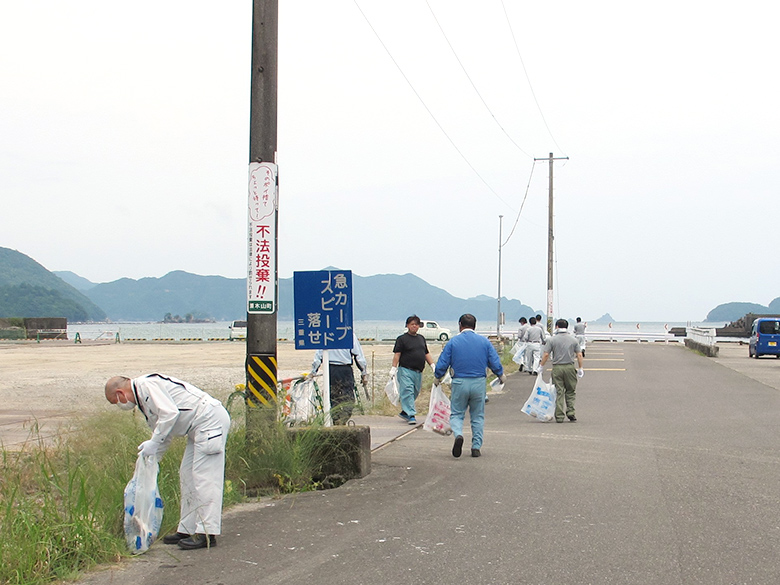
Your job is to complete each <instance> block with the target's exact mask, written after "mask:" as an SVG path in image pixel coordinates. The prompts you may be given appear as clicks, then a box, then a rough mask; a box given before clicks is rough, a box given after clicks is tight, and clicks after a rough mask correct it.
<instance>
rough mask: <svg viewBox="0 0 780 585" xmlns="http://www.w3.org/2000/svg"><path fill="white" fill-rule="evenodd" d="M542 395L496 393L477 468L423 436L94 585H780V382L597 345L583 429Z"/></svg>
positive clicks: (521, 382)
mask: <svg viewBox="0 0 780 585" xmlns="http://www.w3.org/2000/svg"><path fill="white" fill-rule="evenodd" d="M745 359H746V360H747V358H745ZM755 362H756V361H755V360H751V361H750V362H749V363H750V367H751V368H753V367H758V368H767V369H769V368H776V365H777V364H780V360H759V362H758V363H755ZM775 371H777V370H775ZM762 375H763V374H762ZM532 383H533V378H532V377H531V376H527V375H525V374H519V373H516V374H513V375H512V376H510V379H509V382H508V384H507V389H506V391H505V393H504V394H502V395H497V396H493V397H492V398H491V400H490V403H489V404H488V405H487V421H486V435H485V444H484V446H483V456H482V457H480V458H478V459H474V458H471V457H469V456H468V453H469V451H468V449H466V450H464V457H462V458H460V459H454V458H453V457H452V456H451V454H450V448H451V444H452V440H451V438H445V437H441V436H438V435H433V434H430V433H427V432H424V431H421V430H420V431H417V432H414V433H411V434H409V435H408V436H406V437H404V438H403V439H401V440H398V441H395V442H393V443H391V444H389V445H388V446H387V447H385V448H383V449H382V450H380V451H378V452H376V453H374V456H373V471H372V473H371V474H370V475H369V476H367V477H366V478H364V479H361V480H355V481H352V482H349V483H347V484H346V485H345V486H342V487H341V488H339V489H336V490H330V491H326V492H316V493H307V494H301V495H298V496H295V497H288V498H283V499H279V500H269V501H266V502H262V503H259V504H252V505H246V506H241V507H238V508H235V509H233V510H231V511H229V512H228V513H227V514H226V517H225V520H224V529H225V530H224V532H225V533H224V534H223V535H222V536H221V537H220V539H219V545H218V546H217V547H216V548H214V549H212V550H208V551H207V550H199V551H191V552H184V551H180V550H179V549H178V548H176V547H171V546H165V545H162V544H158V545H155V546H154V547H153V548H152V550H151V551H150V552H149V553H147V554H145V555H143V556H141V557H139V558H137V559H133V560H132V561H131V562H127V563H122V568H121V569H119V570H117V569H111V570H107V571H103V572H99V573H95V574H93V575H91V576H90V577H88V578H87V579H86V580H84V583H89V584H91V585H103V584H107V583H113V584H125V583H126V584H128V585H129V584H133V585H139V584H151V585H167V584H172V583H181V584H187V583H198V584H203V585H206V584H222V585H233V584H242V585H243V584H246V583H262V584H277V583H278V584H282V583H307V582H308V583H313V582H319V583H322V582H336V583H343V584H346V585H352V584H384V583H388V584H389V583H392V584H394V585H395V584H406V583H408V584H467V585H475V584H483V583H485V584H487V583H498V584H517V583H522V584H540V585H542V584H550V585H552V584H556V585H566V584H571V585H575V584H576V585H584V584H594V585H596V584H598V585H602V584H613V583H614V584H620V585H632V584H636V585H653V584H658V585H675V584H703V585H704V584H706V585H718V584H724V585H725V584H730V585H731V584H742V583H753V584H774V583H778V582H780V554H779V553H780V506H778V503H779V502H778V500H779V499H780V498H779V496H778V493H779V491H780V490H779V489H778V485H779V484H780V465H778V463H780V457H779V456H778V443H779V439H780V437H779V435H780V430H779V427H778V424H777V423H778V419H779V418H780V392H779V391H778V390H777V389H776V387H773V386H769V385H766V384H764V383H761V382H759V381H757V380H755V379H753V378H751V377H748V376H747V375H744V374H742V373H739V372H737V371H735V370H734V369H731V368H730V367H726V366H725V365H723V364H722V363H718V361H716V360H713V359H710V358H706V357H702V356H699V355H697V354H695V353H694V352H691V351H689V350H686V349H685V348H683V347H681V346H680V345H679V344H672V345H665V344H657V343H656V344H646V343H645V344H635V343H620V344H606V343H605V344H591V345H590V346H589V347H588V351H587V356H586V374H585V377H584V378H583V379H582V380H581V381H580V385H579V387H578V391H577V398H578V402H577V416H578V419H579V421H578V422H576V423H569V422H566V423H563V424H556V423H554V422H552V423H541V422H538V421H536V420H534V419H531V418H529V417H527V416H526V415H524V414H522V413H521V412H520V408H521V407H522V405H523V403H524V401H525V399H526V397H527V396H528V394H529V392H530V390H531V386H532ZM775 386H777V384H775ZM468 440H469V437H468V435H467V441H466V445H465V446H466V447H467V448H468V446H469V443H468Z"/></svg>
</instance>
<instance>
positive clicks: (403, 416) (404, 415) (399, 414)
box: [398, 410, 409, 422]
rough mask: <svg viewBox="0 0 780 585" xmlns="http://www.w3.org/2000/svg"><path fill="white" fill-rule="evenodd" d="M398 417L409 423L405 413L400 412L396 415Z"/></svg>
mask: <svg viewBox="0 0 780 585" xmlns="http://www.w3.org/2000/svg"><path fill="white" fill-rule="evenodd" d="M398 416H400V417H401V418H402V419H404V420H405V421H407V422H409V415H408V414H406V411H403V410H402V411H401V412H399V413H398Z"/></svg>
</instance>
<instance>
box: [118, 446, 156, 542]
mask: <svg viewBox="0 0 780 585" xmlns="http://www.w3.org/2000/svg"><path fill="white" fill-rule="evenodd" d="M158 471H159V465H158V464H157V458H156V457H142V456H141V455H139V456H138V460H137V461H136V462H135V474H134V475H133V478H132V479H131V480H130V481H129V482H128V484H127V487H126V488H125V539H126V541H127V546H128V547H129V548H130V552H132V553H133V554H136V555H137V554H140V553H142V552H146V550H147V549H148V548H149V547H150V546H151V545H152V543H153V542H154V540H155V539H156V538H157V535H158V534H159V532H160V525H161V524H162V519H163V501H162V498H161V497H160V492H159V490H158V489H157V472H158Z"/></svg>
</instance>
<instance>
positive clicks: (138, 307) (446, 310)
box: [85, 271, 536, 323]
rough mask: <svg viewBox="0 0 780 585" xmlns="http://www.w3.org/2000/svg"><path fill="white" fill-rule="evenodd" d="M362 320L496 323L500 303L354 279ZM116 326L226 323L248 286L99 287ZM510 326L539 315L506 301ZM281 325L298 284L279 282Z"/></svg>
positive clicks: (412, 283)
mask: <svg viewBox="0 0 780 585" xmlns="http://www.w3.org/2000/svg"><path fill="white" fill-rule="evenodd" d="M352 286H353V288H354V299H355V304H354V307H353V311H354V313H353V314H354V318H355V319H356V320H381V321H384V320H390V321H394V320H397V321H404V320H405V319H406V317H408V316H409V315H411V314H413V313H416V314H417V315H419V316H420V317H422V318H423V319H437V320H440V321H454V320H457V318H458V317H459V316H460V315H462V314H463V313H467V312H468V313H472V314H474V316H476V317H477V319H478V320H480V321H483V320H495V318H496V299H494V298H491V297H488V296H484V295H483V296H479V297H475V298H471V299H460V298H457V297H454V296H452V295H451V294H449V293H448V292H446V291H445V290H442V289H440V288H437V287H435V286H432V285H430V284H428V283H426V282H425V281H424V280H422V279H421V278H418V277H417V276H414V275H413V274H404V275H397V274H380V275H376V276H357V275H355V274H353V275H352ZM85 294H87V295H88V296H89V298H90V299H92V301H93V302H94V303H96V304H98V305H100V306H101V307H103V308H104V309H105V311H106V312H107V313H108V316H109V317H110V318H111V319H112V320H114V321H121V320H128V321H159V320H161V319H162V318H163V316H164V315H165V314H166V313H171V314H179V315H184V314H185V313H195V312H198V313H200V314H205V315H209V316H211V317H213V318H214V319H217V320H221V321H230V320H233V319H242V318H244V316H245V315H246V281H245V279H243V278H224V277H222V276H199V275H196V274H190V273H187V272H181V271H176V272H170V273H168V274H166V275H165V276H163V277H162V278H142V279H140V280H132V279H129V278H123V279H120V280H116V281H114V282H107V283H103V284H98V285H96V286H95V287H93V288H91V289H89V290H87V291H86V293H85ZM501 310H502V311H503V312H504V313H505V314H506V318H507V323H511V322H513V321H514V322H516V321H517V319H519V318H520V317H521V316H530V315H531V314H535V313H536V311H535V310H534V309H532V308H531V307H529V306H527V305H524V304H522V303H521V302H520V301H517V300H514V299H506V298H502V299H501ZM277 316H278V318H279V319H280V320H284V321H292V319H293V279H292V278H281V279H279V308H278V312H277Z"/></svg>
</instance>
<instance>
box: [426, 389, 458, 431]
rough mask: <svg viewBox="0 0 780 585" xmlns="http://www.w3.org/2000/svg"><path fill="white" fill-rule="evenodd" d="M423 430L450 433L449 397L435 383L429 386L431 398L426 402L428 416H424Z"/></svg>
mask: <svg viewBox="0 0 780 585" xmlns="http://www.w3.org/2000/svg"><path fill="white" fill-rule="evenodd" d="M423 430H426V431H431V432H434V433H439V434H440V435H451V434H452V429H451V428H450V399H449V398H447V395H446V394H445V393H444V391H443V390H442V389H441V386H438V385H436V384H434V385H433V388H431V400H430V402H429V403H428V416H426V417H425V422H424V423H423Z"/></svg>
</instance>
